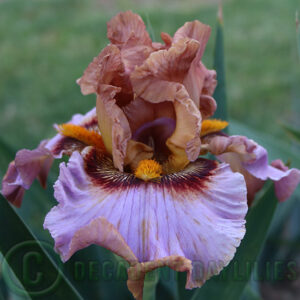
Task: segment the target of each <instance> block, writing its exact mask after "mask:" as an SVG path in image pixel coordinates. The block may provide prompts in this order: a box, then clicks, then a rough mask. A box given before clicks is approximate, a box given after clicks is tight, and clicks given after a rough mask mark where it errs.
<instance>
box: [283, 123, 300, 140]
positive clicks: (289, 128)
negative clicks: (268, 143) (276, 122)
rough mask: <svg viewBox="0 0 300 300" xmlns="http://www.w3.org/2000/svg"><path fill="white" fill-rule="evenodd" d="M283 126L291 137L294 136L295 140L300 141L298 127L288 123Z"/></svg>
mask: <svg viewBox="0 0 300 300" xmlns="http://www.w3.org/2000/svg"><path fill="white" fill-rule="evenodd" d="M282 127H283V128H284V130H285V131H286V132H287V133H288V134H289V136H290V137H291V138H293V139H294V140H295V141H297V142H298V143H300V130H297V129H296V128H294V127H292V126H290V125H287V124H282Z"/></svg>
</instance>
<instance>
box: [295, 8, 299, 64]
mask: <svg viewBox="0 0 300 300" xmlns="http://www.w3.org/2000/svg"><path fill="white" fill-rule="evenodd" d="M296 35H297V36H296V42H297V49H298V58H299V61H300V23H299V16H298V11H297V12H296Z"/></svg>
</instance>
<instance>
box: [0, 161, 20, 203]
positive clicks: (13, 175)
mask: <svg viewBox="0 0 300 300" xmlns="http://www.w3.org/2000/svg"><path fill="white" fill-rule="evenodd" d="M24 192H25V188H24V187H23V182H22V180H21V178H20V174H19V172H18V170H17V168H16V165H15V162H14V161H12V162H11V163H10V164H9V166H8V169H7V171H6V174H5V176H4V177H3V180H2V190H1V194H2V195H3V196H4V197H5V198H6V199H7V200H8V201H9V202H10V203H11V204H13V205H15V206H16V207H20V206H21V204H22V200H23V197H24Z"/></svg>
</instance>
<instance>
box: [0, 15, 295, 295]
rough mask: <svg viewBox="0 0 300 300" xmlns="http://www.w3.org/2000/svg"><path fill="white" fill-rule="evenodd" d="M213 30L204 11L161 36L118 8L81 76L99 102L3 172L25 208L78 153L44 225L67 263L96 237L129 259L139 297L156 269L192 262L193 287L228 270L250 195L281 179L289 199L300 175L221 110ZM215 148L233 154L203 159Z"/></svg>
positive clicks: (13, 197) (9, 192)
mask: <svg viewBox="0 0 300 300" xmlns="http://www.w3.org/2000/svg"><path fill="white" fill-rule="evenodd" d="M209 35H210V28H209V26H207V25H204V24H202V23H200V22H199V21H194V22H188V23H185V25H184V26H183V27H181V28H179V29H178V30H177V31H176V33H175V34H174V36H173V37H171V36H169V35H168V34H166V33H162V34H161V38H162V40H163V42H164V44H160V43H153V42H152V41H151V39H150V37H149V35H148V33H147V32H146V30H145V25H144V23H143V21H142V19H141V18H140V17H139V16H138V15H135V14H133V13H132V12H125V13H120V14H118V15H117V16H116V17H114V18H113V19H112V20H111V21H110V22H108V38H109V40H110V42H111V43H110V44H109V45H108V46H106V47H105V48H104V49H103V50H102V51H101V53H100V54H99V55H98V56H97V57H95V58H94V60H93V61H92V62H91V64H90V65H89V66H88V68H87V69H86V70H85V72H84V74H83V76H82V77H81V78H80V79H79V80H78V84H79V85H80V87H81V91H82V93H83V94H85V95H86V94H90V93H95V94H96V96H97V102H96V107H95V108H94V109H92V110H91V111H90V112H88V113H87V114H86V115H75V116H73V118H72V120H71V121H70V122H69V123H66V124H62V125H56V126H55V127H56V129H57V131H58V134H57V135H56V136H55V137H54V138H52V139H51V140H49V141H43V142H41V144H40V145H39V147H38V148H37V149H35V150H32V151H30V150H21V151H19V152H18V153H17V155H16V158H15V160H14V161H13V162H12V163H11V164H10V165H9V168H8V171H7V173H6V175H5V177H4V179H3V182H2V193H3V195H4V196H5V197H6V198H7V199H8V200H9V201H10V202H11V203H13V204H15V205H16V206H20V205H21V201H22V197H23V194H24V191H25V189H28V188H29V187H30V185H31V184H32V182H33V180H34V179H35V178H38V179H39V180H40V181H41V183H42V184H43V185H45V183H46V178H47V174H48V171H49V169H50V167H51V164H52V161H53V159H54V158H61V157H62V155H64V154H65V155H68V156H70V160H69V162H68V163H67V164H65V163H61V165H60V174H59V178H58V180H57V181H56V183H55V185H54V190H55V193H54V196H55V198H56V199H57V201H58V202H59V204H58V205H57V206H56V207H54V208H53V209H52V210H51V211H50V212H49V213H48V215H47V216H46V219H45V223H44V227H45V228H46V229H48V230H49V231H50V233H51V235H52V237H53V238H54V240H55V249H56V251H57V252H58V253H59V254H60V255H61V258H62V260H63V261H67V260H68V259H69V258H70V257H71V256H72V255H73V254H74V253H75V252H76V251H78V250H80V249H82V248H85V247H87V246H89V245H91V244H98V245H100V246H102V247H105V248H107V249H109V250H111V251H113V252H114V253H116V254H117V255H119V256H121V257H123V258H124V259H126V260H127V261H128V262H129V264H130V268H129V270H128V287H129V289H130V290H131V292H132V293H133V295H134V296H135V297H136V298H138V299H141V298H142V291H143V282H144V277H145V274H146V273H147V272H149V271H151V270H154V269H156V268H158V267H163V266H169V267H171V268H173V269H174V270H176V271H185V272H187V275H188V276H187V283H186V288H194V287H199V286H201V285H202V284H203V283H204V282H205V281H206V280H207V279H208V278H209V277H211V276H212V275H215V274H218V273H219V272H220V271H221V270H222V268H224V267H225V266H226V265H227V264H228V263H229V262H230V261H231V259H232V258H233V256H234V253H235V251H236V248H237V247H238V246H239V244H240V242H241V239H242V238H243V236H244V234H245V215H246V212H247V207H248V205H247V198H248V203H251V201H252V199H253V198H254V195H255V193H256V192H257V191H258V190H259V189H260V188H261V187H262V185H263V182H264V181H265V180H266V179H268V178H270V179H272V180H274V181H275V189H276V194H277V196H278V198H279V200H281V201H283V200H285V199H287V198H288V197H289V196H290V195H291V193H292V192H293V190H294V189H295V188H296V186H297V185H298V183H299V181H300V172H299V170H297V169H290V170H289V169H288V168H287V167H286V166H284V165H283V163H282V162H281V161H279V160H277V161H275V162H273V163H272V165H269V164H268V157H267V152H266V150H265V149H264V148H262V147H261V146H259V145H258V144H256V143H255V142H254V141H252V140H248V139H247V138H246V137H242V136H227V135H225V134H224V133H222V132H221V130H222V129H223V128H225V127H226V126H227V123H226V122H223V121H218V120H213V119H209V118H210V117H211V116H212V115H213V114H214V112H215V110H216V102H215V100H214V99H213V97H212V95H213V92H214V89H215V87H216V84H217V82H216V72H215V71H213V70H208V69H207V68H206V67H205V66H204V64H203V63H202V62H201V58H202V55H203V52H204V50H205V46H206V43H207V41H208V38H209ZM207 152H210V153H212V154H214V155H216V156H217V158H218V159H219V160H220V161H221V163H219V162H218V161H213V160H207V159H204V158H201V155H202V154H206V153H207ZM199 156H200V157H199ZM198 263H201V266H202V268H201V272H199V268H196V267H195V266H196V264H198ZM212 263H213V264H212ZM137 275H138V276H137Z"/></svg>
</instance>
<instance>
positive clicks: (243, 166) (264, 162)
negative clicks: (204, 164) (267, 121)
mask: <svg viewBox="0 0 300 300" xmlns="http://www.w3.org/2000/svg"><path fill="white" fill-rule="evenodd" d="M204 143H208V147H207V149H208V150H209V151H210V152H211V153H213V154H215V155H217V156H218V158H219V159H220V160H221V161H224V162H227V163H229V164H230V166H231V168H232V170H233V171H235V172H240V173H242V174H243V175H244V176H245V180H246V183H247V187H248V198H249V201H250V202H251V201H252V200H253V199H254V196H255V193H256V192H257V191H259V190H260V189H261V187H262V186H263V182H264V181H265V180H267V179H271V180H272V181H274V183H275V193H276V196H277V198H278V199H279V201H285V200H287V199H288V198H289V197H290V196H291V195H292V193H293V192H294V190H295V189H296V187H297V186H298V184H299V182H300V170H298V169H295V168H292V169H288V168H287V167H285V166H284V164H283V163H282V162H281V161H278V160H277V161H275V162H273V163H272V164H271V165H269V163H268V152H267V150H266V149H265V148H263V147H262V146H260V145H258V144H257V143H256V142H254V141H253V140H251V139H248V138H246V137H244V136H229V137H227V136H213V137H207V138H206V139H204Z"/></svg>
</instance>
